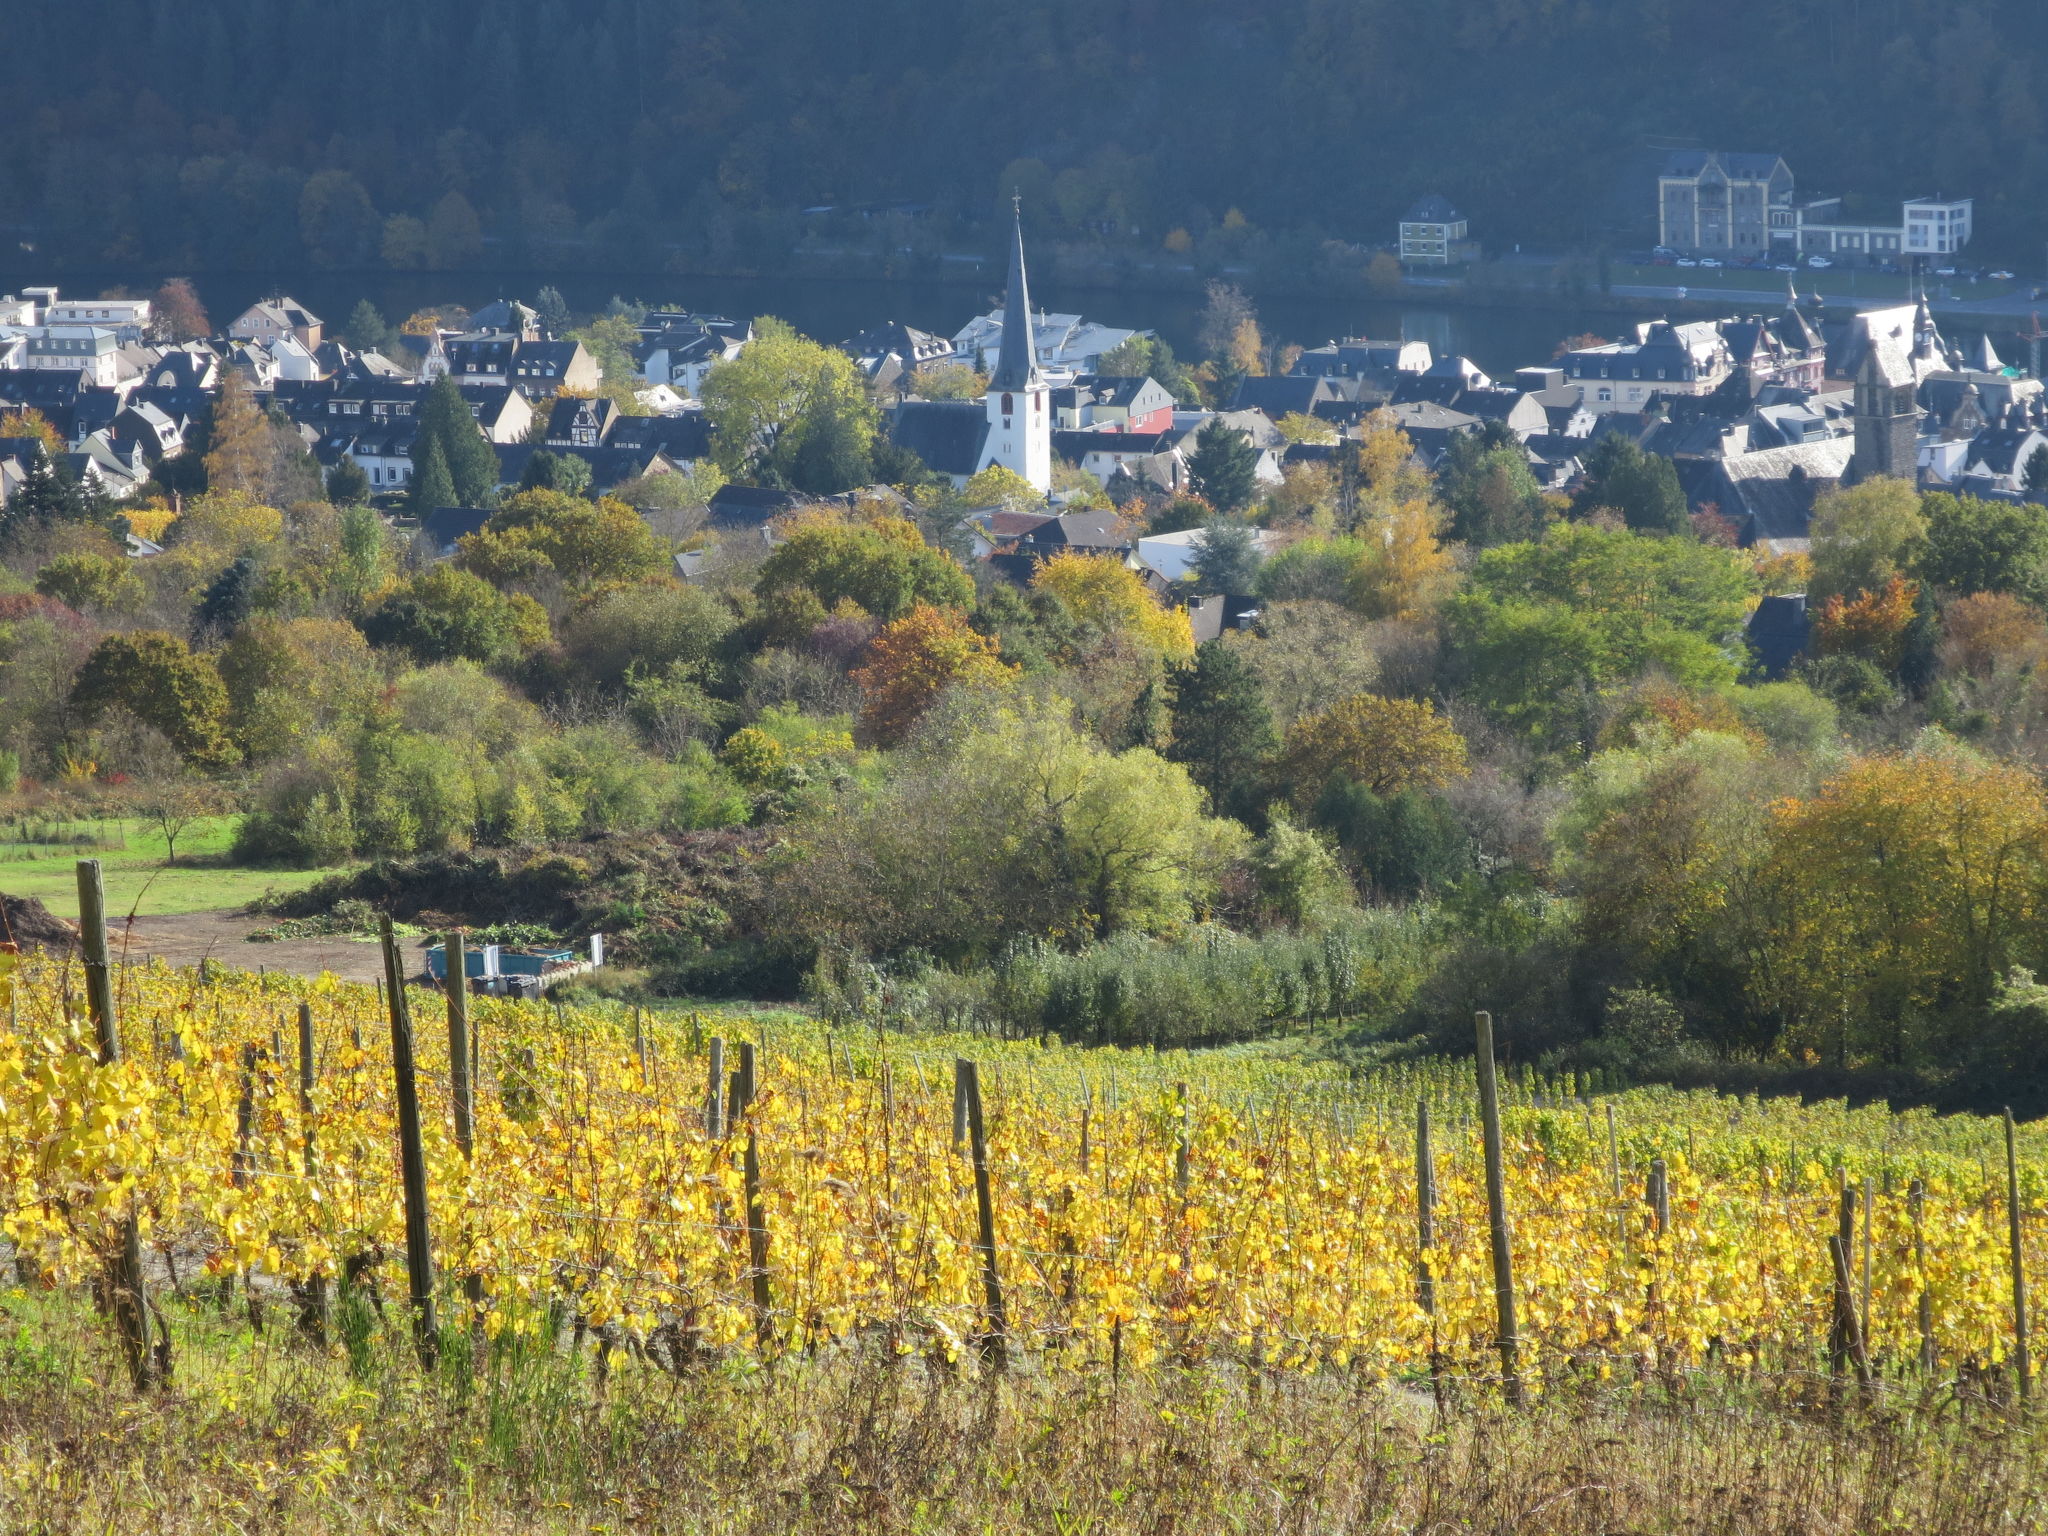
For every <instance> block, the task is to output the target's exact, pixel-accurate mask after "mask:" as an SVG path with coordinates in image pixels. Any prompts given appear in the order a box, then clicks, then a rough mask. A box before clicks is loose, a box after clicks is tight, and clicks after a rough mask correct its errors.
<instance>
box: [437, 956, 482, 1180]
mask: <svg viewBox="0 0 2048 1536" xmlns="http://www.w3.org/2000/svg"><path fill="white" fill-rule="evenodd" d="M444 953H445V954H446V955H447V959H448V986H447V988H446V990H447V993H448V1083H449V1088H450V1090H451V1093H452V1096H453V1098H454V1100H455V1145H456V1146H457V1147H459V1148H461V1149H462V1155H463V1156H464V1157H469V1156H472V1155H473V1154H474V1152H475V1150H476V1084H475V1083H474V1082H473V1081H472V1080H471V1078H470V1075H469V1070H470V1050H469V957H468V956H467V955H466V954H464V952H463V943H462V935H461V934H460V933H450V934H449V935H448V937H447V939H446V941H445V950H444Z"/></svg>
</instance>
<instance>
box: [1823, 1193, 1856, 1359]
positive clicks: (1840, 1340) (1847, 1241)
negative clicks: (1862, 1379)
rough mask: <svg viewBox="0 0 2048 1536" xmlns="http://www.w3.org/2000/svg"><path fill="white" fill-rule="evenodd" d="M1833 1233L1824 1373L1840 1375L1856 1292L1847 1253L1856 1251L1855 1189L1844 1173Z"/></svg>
mask: <svg viewBox="0 0 2048 1536" xmlns="http://www.w3.org/2000/svg"><path fill="white" fill-rule="evenodd" d="M1838 1182H1839V1186H1840V1193H1839V1194H1838V1196H1837V1205H1836V1225H1835V1233H1834V1235H1833V1236H1832V1237H1830V1238H1829V1239H1828V1241H1829V1242H1830V1243H1831V1244H1832V1245H1834V1246H1835V1247H1836V1248H1838V1249H1839V1250H1840V1253H1841V1259H1842V1265H1843V1268H1842V1275H1841V1283H1840V1284H1839V1285H1837V1286H1836V1287H1835V1303H1834V1317H1833V1319H1832V1321H1831V1323H1830V1325H1829V1327H1828V1372H1829V1374H1830V1375H1834V1376H1840V1375H1841V1374H1842V1372H1843V1370H1844V1368H1845V1367H1846V1366H1847V1365H1848V1363H1849V1359H1850V1355H1851V1353H1852V1351H1851V1349H1850V1338H1849V1336H1850V1334H1851V1333H1853V1332H1854V1331H1855V1328H1856V1292H1855V1288H1854V1287H1853V1286H1852V1285H1851V1284H1850V1282H1849V1269H1848V1264H1849V1255H1850V1254H1852V1253H1854V1252H1855V1251H1856V1192H1855V1190H1853V1189H1851V1188H1850V1187H1849V1179H1848V1175H1847V1174H1846V1173H1844V1174H1842V1175H1840V1177H1839V1180H1838Z"/></svg>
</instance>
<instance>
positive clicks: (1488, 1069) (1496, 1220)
mask: <svg viewBox="0 0 2048 1536" xmlns="http://www.w3.org/2000/svg"><path fill="white" fill-rule="evenodd" d="M1473 1023H1474V1029H1475V1033H1476V1035H1477V1036H1478V1050H1479V1056H1478V1059H1479V1119H1480V1127H1481V1132H1482V1134H1483V1136H1484V1138H1485V1142H1486V1214H1487V1226H1488V1235H1489V1237H1490V1238H1491V1241H1492V1246H1493V1300H1494V1310H1495V1312H1496V1314H1497V1315H1498V1317H1499V1321H1500V1367H1501V1377H1502V1382H1503V1385H1504V1386H1505V1387H1506V1389H1507V1398H1508V1403H1509V1404H1510V1405H1511V1406H1513V1407H1516V1408H1519V1407H1521V1406H1522V1346H1521V1340H1520V1338H1519V1337H1517V1335H1516V1329H1515V1258H1514V1247H1513V1239H1512V1237H1511V1235H1510V1232H1509V1228H1508V1195H1507V1179H1506V1175H1505V1173H1504V1171H1503V1169H1502V1166H1501V1158H1502V1153H1501V1133H1500V1085H1499V1083H1498V1082H1497V1081H1496V1080H1495V1077H1494V1066H1493V1015H1492V1014H1490V1013H1487V1012H1485V1011H1484V1010H1482V1011H1481V1012H1479V1013H1477V1014H1475V1015H1474V1016H1473Z"/></svg>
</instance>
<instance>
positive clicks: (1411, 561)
mask: <svg viewBox="0 0 2048 1536" xmlns="http://www.w3.org/2000/svg"><path fill="white" fill-rule="evenodd" d="M1443 526H1444V512H1443V508H1442V507H1440V506H1438V505H1437V503H1436V502H1434V501H1432V500H1431V499H1429V498H1428V497H1426V496H1414V497H1410V498H1408V499H1407V500H1405V501H1400V502H1397V503H1395V504H1394V505H1393V506H1391V507H1389V508H1387V509H1386V510H1385V511H1384V512H1382V513H1381V514H1380V515H1379V516H1377V517H1375V518H1374V519H1373V520H1372V521H1371V522H1370V523H1368V524H1367V525H1366V526H1365V527H1364V528H1363V529H1362V530H1361V536H1360V542H1361V543H1363V544H1364V546H1365V557H1364V558H1363V559H1361V560H1360V561H1359V563H1358V566H1357V569H1356V570H1355V572H1354V573H1353V576H1352V581H1351V585H1352V592H1353V596H1352V605H1353V606H1354V607H1356V608H1357V609H1358V611H1359V612H1360V613H1362V614H1364V615H1365V616H1366V617H1367V618H1369V619H1416V618H1421V617H1423V616H1424V615H1425V614H1428V613H1430V612H1431V611H1433V610H1434V609H1435V607H1436V605H1437V603H1438V602H1439V601H1440V600H1441V599H1442V598H1443V596H1444V594H1445V593H1446V592H1447V591H1449V589H1450V584H1451V578H1452V565H1451V555H1450V551H1449V550H1447V549H1445V548H1444V546H1443V541H1442V539H1441V537H1440V535H1441V533H1442V531H1443Z"/></svg>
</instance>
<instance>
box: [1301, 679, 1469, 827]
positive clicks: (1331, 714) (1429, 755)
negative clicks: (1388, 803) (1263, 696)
mask: <svg viewBox="0 0 2048 1536" xmlns="http://www.w3.org/2000/svg"><path fill="white" fill-rule="evenodd" d="M1465 768H1466V756H1465V739H1464V738H1463V737H1462V736H1460V735H1459V734H1458V732H1457V729H1456V728H1455V727H1454V726H1453V725H1452V724H1451V722H1450V721H1448V720H1446V719H1445V718H1444V717H1443V716H1442V715H1440V714H1438V713H1437V709H1436V706H1435V705H1434V704H1432V703H1430V702H1429V701H1428V700H1427V699H1421V700H1416V699H1389V698H1382V697H1381V696H1380V695H1378V694H1376V693H1360V694H1354V695H1353V696H1352V697H1351V698H1348V699H1341V700H1339V701H1338V702H1337V703H1335V704H1332V705H1331V706H1330V707H1329V708H1328V709H1324V710H1318V711H1317V712H1316V713H1314V714H1311V715H1303V716H1302V717H1301V718H1300V719H1299V720H1297V721H1295V722H1294V724H1293V725H1292V726H1290V727H1288V731H1287V739H1286V741H1285V742H1284V743H1283V744H1282V746H1281V748H1280V759H1279V769H1280V775H1281V777H1282V778H1283V779H1284V780H1285V781H1286V782H1287V784H1288V786H1289V790H1290V792H1291V793H1292V795H1293V797H1294V803H1295V804H1296V805H1297V806H1298V807H1300V808H1301V809H1302V810H1303V811H1307V810H1308V809H1310V808H1311V807H1312V806H1314V804H1315V803H1316V799H1317V797H1318V796H1320V795H1321V794H1322V792H1323V788H1324V786H1325V785H1327V784H1328V783H1329V782H1330V780H1331V779H1333V778H1335V777H1337V776H1338V775H1340V774H1341V775H1343V776H1344V777H1345V778H1347V779H1350V780H1351V781H1352V782H1353V783H1355V784H1359V785H1362V786H1363V787H1364V788H1366V789H1369V790H1371V791H1372V792H1373V793H1374V794H1376V795H1398V794H1400V793H1401V792H1402V791H1403V790H1407V789H1439V788H1441V787H1442V786H1444V785H1445V784H1448V783H1450V782H1451V781H1452V780H1454V779H1460V778H1463V777H1464V776H1465Z"/></svg>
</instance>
